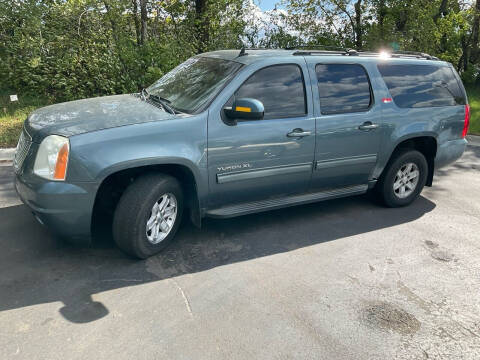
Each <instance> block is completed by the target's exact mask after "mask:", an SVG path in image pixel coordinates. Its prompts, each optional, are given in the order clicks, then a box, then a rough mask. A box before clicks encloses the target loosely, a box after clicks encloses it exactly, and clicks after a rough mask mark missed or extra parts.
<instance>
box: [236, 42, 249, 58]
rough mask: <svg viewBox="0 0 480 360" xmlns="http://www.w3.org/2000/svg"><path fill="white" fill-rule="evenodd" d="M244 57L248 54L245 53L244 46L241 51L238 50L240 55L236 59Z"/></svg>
mask: <svg viewBox="0 0 480 360" xmlns="http://www.w3.org/2000/svg"><path fill="white" fill-rule="evenodd" d="M245 55H248V54H247V53H246V52H245V45H243V46H242V49H241V50H240V54H238V57H240V56H245Z"/></svg>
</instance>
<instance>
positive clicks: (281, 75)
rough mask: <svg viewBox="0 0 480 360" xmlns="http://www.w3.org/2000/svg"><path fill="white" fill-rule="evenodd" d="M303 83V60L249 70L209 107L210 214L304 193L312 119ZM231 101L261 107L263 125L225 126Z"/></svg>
mask: <svg viewBox="0 0 480 360" xmlns="http://www.w3.org/2000/svg"><path fill="white" fill-rule="evenodd" d="M305 78H307V79H308V72H307V68H306V64H305V60H304V59H303V58H295V59H290V61H288V63H287V62H286V63H279V64H276V65H266V64H265V63H263V64H258V65H250V66H249V67H248V68H245V70H244V71H243V72H241V73H240V74H239V75H238V77H237V78H236V79H235V83H232V84H230V85H229V86H228V87H227V88H226V89H225V90H224V91H223V92H222V95H221V96H220V100H219V99H217V100H218V101H216V103H214V104H212V106H211V108H210V112H209V118H208V171H209V190H210V196H209V198H210V202H209V208H210V209H213V208H218V207H221V206H223V205H233V204H236V203H244V202H250V201H257V200H265V199H269V198H275V197H281V196H288V195H294V194H298V193H303V192H305V191H307V189H308V187H309V184H310V180H311V175H312V167H313V156H314V148H315V117H314V114H313V106H312V104H311V102H310V101H307V99H311V98H312V97H311V89H310V88H309V87H308V86H306V81H305ZM307 83H308V82H307ZM234 96H235V97H236V98H237V99H239V98H253V99H257V100H259V101H261V102H262V103H263V105H264V108H265V116H264V119H262V120H250V121H245V120H243V121H237V122H236V124H231V123H229V122H228V121H225V118H223V115H222V113H223V108H224V107H225V106H228V105H231V104H230V103H231V102H232V101H233V97H234ZM222 99H223V100H222Z"/></svg>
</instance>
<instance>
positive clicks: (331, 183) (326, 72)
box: [309, 59, 383, 191]
mask: <svg viewBox="0 0 480 360" xmlns="http://www.w3.org/2000/svg"><path fill="white" fill-rule="evenodd" d="M368 66H369V64H368V63H366V64H365V65H362V64H352V63H350V64H348V63H334V62H326V63H325V62H322V63H317V62H314V61H313V59H311V61H309V70H310V74H311V76H312V77H314V78H315V79H317V86H316V87H314V88H313V92H314V96H315V97H316V98H317V99H319V100H320V101H319V102H316V103H317V104H319V108H317V115H318V116H317V118H316V130H317V133H316V136H317V144H316V149H315V170H314V172H313V176H312V187H311V191H318V190H321V189H329V188H338V187H346V186H352V185H353V186H354V185H366V184H367V183H368V181H369V179H370V177H371V174H372V172H373V169H374V167H375V165H376V163H377V155H378V151H379V148H380V142H381V137H382V130H383V129H382V126H381V125H382V124H381V120H382V114H381V106H380V101H378V100H377V99H375V96H374V91H373V89H372V86H371V82H370V78H369V76H368V73H367V70H366V67H368Z"/></svg>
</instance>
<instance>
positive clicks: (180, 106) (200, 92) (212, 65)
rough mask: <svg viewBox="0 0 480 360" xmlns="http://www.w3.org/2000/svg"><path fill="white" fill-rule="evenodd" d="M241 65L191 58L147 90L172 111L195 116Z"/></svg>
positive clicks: (231, 62)
mask: <svg viewBox="0 0 480 360" xmlns="http://www.w3.org/2000/svg"><path fill="white" fill-rule="evenodd" d="M241 66H242V65H241V64H240V63H237V62H234V61H228V60H222V59H216V58H207V57H194V58H191V59H188V60H187V61H185V62H184V63H183V64H180V65H179V66H177V67H176V68H175V69H173V70H172V71H170V72H169V73H168V74H166V75H165V76H163V77H162V78H161V79H160V80H158V81H157V82H156V83H154V84H153V85H151V86H150V87H149V88H148V89H147V91H148V93H149V94H151V95H157V96H160V97H162V98H164V99H166V100H167V102H168V104H169V105H170V106H171V107H173V108H174V109H175V110H178V111H181V112H186V113H190V114H191V113H195V112H196V111H198V110H199V109H201V108H202V106H204V105H205V104H207V103H208V102H209V101H210V100H211V99H213V98H214V97H215V96H216V95H217V93H218V92H219V91H220V89H221V88H222V87H223V86H224V84H225V83H226V82H227V81H228V80H230V79H231V78H232V77H233V75H234V74H235V73H236V72H237V70H238V69H239V68H240V67H241Z"/></svg>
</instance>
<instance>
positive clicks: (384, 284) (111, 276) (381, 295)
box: [0, 146, 480, 359]
mask: <svg viewBox="0 0 480 360" xmlns="http://www.w3.org/2000/svg"><path fill="white" fill-rule="evenodd" d="M0 165H2V164H0ZM479 175H480V147H478V146H469V147H468V149H467V152H466V153H465V154H464V156H463V157H462V159H461V160H460V161H458V162H457V163H455V164H453V165H451V166H450V167H448V168H445V169H440V170H439V171H437V176H436V178H435V180H434V187H433V188H426V189H425V190H424V191H423V193H422V197H420V198H419V199H418V201H416V202H415V203H414V204H413V205H411V206H410V207H406V208H401V209H387V208H383V207H380V206H378V205H376V204H374V203H372V202H371V201H370V199H369V198H368V196H360V197H354V198H346V199H338V200H333V201H328V202H323V203H317V204H311V205H307V206H298V207H293V208H289V209H283V210H278V211H273V212H269V213H262V214H257V215H249V216H244V217H240V218H236V219H228V220H213V219H212V220H211V219H209V220H206V221H205V224H204V228H203V229H202V230H198V229H196V228H194V227H193V226H192V225H190V224H189V223H188V222H185V223H184V224H183V225H182V227H181V229H180V231H179V233H178V237H177V241H176V242H175V243H173V244H172V245H171V246H170V247H169V248H168V249H167V250H166V251H165V252H164V253H162V254H160V255H157V256H155V257H152V258H150V259H148V260H145V261H137V260H132V259H130V258H128V257H126V256H124V255H123V254H122V253H121V252H120V251H119V250H117V249H116V248H115V247H114V245H113V244H112V242H111V239H109V237H108V236H105V237H104V238H102V239H99V240H98V241H97V242H96V243H95V244H94V245H93V246H91V247H75V246H72V245H68V244H66V243H63V242H61V241H59V240H56V239H54V238H53V237H52V236H51V235H50V234H49V232H48V231H47V230H46V229H44V228H43V227H42V226H41V225H39V224H38V223H37V222H36V221H35V219H34V218H33V216H32V215H31V214H30V212H29V210H28V209H27V208H26V207H25V206H23V205H21V203H20V202H19V200H18V198H17V197H16V195H15V193H14V191H13V183H12V178H13V174H12V170H11V167H10V166H5V165H4V164H3V165H2V166H0V244H1V245H2V251H1V252H0V324H1V327H0V358H1V359H65V358H68V359H86V358H95V359H110V358H115V359H132V358H136V359H163V358H166V359H226V358H228V359H245V358H255V359H291V358H302V359H422V358H425V359H427V358H428V359H478V358H480V297H479V296H478V294H479V291H480V261H479V260H478V259H479V258H480V192H479V190H478V189H480V176H479Z"/></svg>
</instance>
